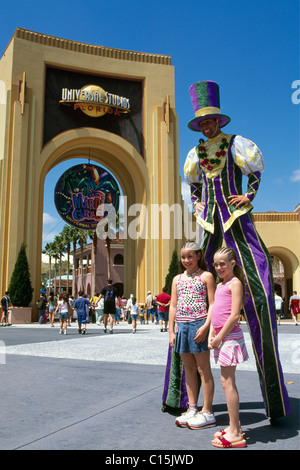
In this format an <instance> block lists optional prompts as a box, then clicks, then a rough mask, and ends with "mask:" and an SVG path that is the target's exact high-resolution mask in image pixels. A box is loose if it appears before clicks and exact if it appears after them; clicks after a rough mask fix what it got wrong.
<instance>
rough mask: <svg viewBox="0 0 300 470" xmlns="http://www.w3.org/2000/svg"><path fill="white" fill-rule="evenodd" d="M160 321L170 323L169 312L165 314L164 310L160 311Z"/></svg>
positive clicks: (158, 312)
mask: <svg viewBox="0 0 300 470" xmlns="http://www.w3.org/2000/svg"><path fill="white" fill-rule="evenodd" d="M157 314H158V319H159V320H163V321H168V320H169V312H164V311H163V310H158V311H157Z"/></svg>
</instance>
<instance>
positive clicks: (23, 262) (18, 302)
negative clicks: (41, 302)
mask: <svg viewBox="0 0 300 470" xmlns="http://www.w3.org/2000/svg"><path fill="white" fill-rule="evenodd" d="M8 291H9V296H10V300H11V303H12V305H13V306H15V307H28V306H29V304H30V302H31V300H32V291H33V289H32V287H31V281H30V273H29V263H28V259H27V256H26V251H25V244H24V243H22V245H21V248H20V251H19V254H18V257H17V261H16V264H15V267H14V270H13V273H12V275H11V279H10V283H9V286H8Z"/></svg>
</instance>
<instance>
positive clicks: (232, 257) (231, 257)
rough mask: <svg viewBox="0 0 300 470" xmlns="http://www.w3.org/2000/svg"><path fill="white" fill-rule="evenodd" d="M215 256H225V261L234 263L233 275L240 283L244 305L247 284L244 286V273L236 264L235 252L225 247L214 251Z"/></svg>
mask: <svg viewBox="0 0 300 470" xmlns="http://www.w3.org/2000/svg"><path fill="white" fill-rule="evenodd" d="M216 254H220V255H221V254H222V255H227V261H232V260H234V261H235V265H234V267H233V274H234V275H235V277H237V278H238V279H239V280H240V281H241V283H242V287H243V302H244V303H245V301H246V296H247V284H246V280H245V275H244V271H243V268H242V267H241V266H240V265H239V264H238V259H237V254H236V252H235V251H234V249H233V248H230V247H228V246H225V247H222V248H220V249H219V250H218V251H216V253H215V255H216Z"/></svg>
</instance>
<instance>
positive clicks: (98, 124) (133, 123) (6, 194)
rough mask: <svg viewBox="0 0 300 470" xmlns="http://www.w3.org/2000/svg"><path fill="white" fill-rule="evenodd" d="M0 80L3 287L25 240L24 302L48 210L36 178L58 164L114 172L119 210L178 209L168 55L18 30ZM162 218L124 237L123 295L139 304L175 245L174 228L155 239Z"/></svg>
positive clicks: (159, 281)
mask: <svg viewBox="0 0 300 470" xmlns="http://www.w3.org/2000/svg"><path fill="white" fill-rule="evenodd" d="M0 85H1V87H0V106H1V116H2V117H1V122H0V124H1V125H0V177H1V200H0V217H1V222H2V224H1V231H0V263H1V265H0V267H1V271H0V288H1V291H2V292H4V291H5V290H6V289H7V286H8V283H9V281H10V277H11V274H12V270H13V267H14V264H15V261H16V258H17V254H18V251H19V248H20V246H21V244H22V242H25V243H26V247H27V248H26V249H27V257H28V261H29V266H30V275H31V280H32V286H33V288H34V294H33V304H34V303H35V301H36V299H37V296H38V294H39V291H40V279H41V277H40V274H41V250H42V224H43V212H44V211H47V208H46V207H44V201H43V198H44V183H45V178H46V175H47V174H48V172H49V171H50V170H51V169H53V168H54V167H55V166H56V165H58V164H59V163H62V162H64V161H67V160H71V159H74V158H80V159H85V161H88V160H89V159H90V160H92V161H94V162H97V164H99V166H102V165H103V166H104V167H105V168H107V169H108V171H110V172H111V173H112V174H113V175H114V176H115V178H116V179H117V181H118V183H119V185H120V187H121V188H122V192H123V194H124V196H126V204H127V208H128V209H129V208H132V207H135V208H137V207H140V208H143V210H144V211H146V213H147V214H148V215H149V214H151V208H153V207H156V208H157V207H160V206H166V207H169V208H172V207H173V208H174V207H175V208H179V210H178V211H177V216H178V214H179V216H180V215H182V213H181V208H183V202H182V197H181V181H180V176H179V162H178V117H177V114H176V110H175V84H174V68H173V66H172V65H171V59H170V57H169V56H164V55H157V54H143V53H139V52H132V51H126V50H119V49H110V48H106V47H101V46H95V45H89V44H83V43H78V42H75V41H69V40H66V39H61V38H56V37H52V36H48V35H45V34H40V33H36V32H33V31H28V30H25V29H21V28H17V29H16V31H15V33H14V35H13V37H12V38H11V40H10V42H9V44H8V46H7V48H6V50H5V51H4V53H3V55H2V58H1V62H0ZM70 166H72V165H71V164H70ZM137 211H138V209H136V211H133V212H131V213H130V210H128V212H127V226H128V224H130V221H131V220H135V221H136V218H137ZM162 218H163V214H160V217H159V219H157V218H153V217H150V216H149V217H147V230H148V232H147V233H148V236H138V237H131V236H127V237H126V239H125V243H124V291H125V293H126V294H127V295H129V293H131V292H134V293H135V294H136V295H137V298H138V299H140V301H143V300H144V298H145V295H146V292H147V291H148V290H151V291H152V292H154V293H158V292H159V291H160V290H161V288H162V287H163V284H164V280H165V276H166V274H167V271H168V268H169V263H170V260H171V255H172V252H173V250H174V249H176V250H177V251H179V247H180V245H181V243H182V238H181V237H180V234H179V236H178V233H177V234H175V233H174V231H175V230H176V227H175V225H176V224H172V223H171V225H170V232H169V236H161V235H162V233H161V230H162V229H161V227H160V225H159V223H158V222H159V220H161V219H162ZM145 220H146V219H145ZM135 223H136V224H137V225H138V222H135ZM178 223H179V225H180V224H181V223H183V222H181V221H179V222H178V220H177V225H178ZM151 224H152V227H151ZM154 225H155V227H154ZM151 233H152V235H153V234H155V236H151ZM127 235H128V234H127ZM175 235H176V236H175Z"/></svg>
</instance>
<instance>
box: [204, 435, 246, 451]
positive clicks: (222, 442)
mask: <svg viewBox="0 0 300 470" xmlns="http://www.w3.org/2000/svg"><path fill="white" fill-rule="evenodd" d="M212 445H213V446H214V447H219V448H220V449H230V448H235V447H236V448H242V447H247V443H246V439H242V440H241V441H234V442H229V441H227V439H225V437H224V436H219V437H216V439H215V440H214V441H212Z"/></svg>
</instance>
